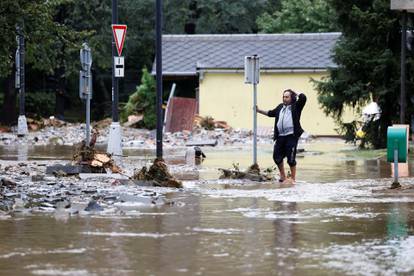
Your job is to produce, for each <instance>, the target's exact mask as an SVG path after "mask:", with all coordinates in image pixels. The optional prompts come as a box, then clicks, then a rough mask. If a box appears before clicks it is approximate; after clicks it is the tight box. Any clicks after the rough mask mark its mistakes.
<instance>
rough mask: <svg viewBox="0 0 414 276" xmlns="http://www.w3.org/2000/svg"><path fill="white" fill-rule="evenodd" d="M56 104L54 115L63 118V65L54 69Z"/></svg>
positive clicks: (64, 81)
mask: <svg viewBox="0 0 414 276" xmlns="http://www.w3.org/2000/svg"><path fill="white" fill-rule="evenodd" d="M55 91H56V103H55V104H56V106H55V117H56V118H57V119H59V120H64V119H65V97H66V77H65V67H64V66H61V67H60V68H58V69H57V70H56V90H55Z"/></svg>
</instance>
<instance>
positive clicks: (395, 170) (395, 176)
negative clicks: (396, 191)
mask: <svg viewBox="0 0 414 276" xmlns="http://www.w3.org/2000/svg"><path fill="white" fill-rule="evenodd" d="M394 183H395V184H397V183H398V150H397V149H394Z"/></svg>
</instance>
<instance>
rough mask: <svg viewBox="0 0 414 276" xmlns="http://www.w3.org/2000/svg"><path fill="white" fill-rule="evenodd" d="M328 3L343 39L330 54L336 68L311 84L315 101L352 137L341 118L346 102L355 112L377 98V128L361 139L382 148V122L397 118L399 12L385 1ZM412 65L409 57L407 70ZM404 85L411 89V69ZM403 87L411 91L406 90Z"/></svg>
mask: <svg viewBox="0 0 414 276" xmlns="http://www.w3.org/2000/svg"><path fill="white" fill-rule="evenodd" d="M329 3H330V4H331V5H332V7H333V9H334V10H335V12H336V18H337V24H338V26H339V27H340V29H341V31H342V37H341V39H340V41H339V42H338V43H337V45H336V47H335V50H334V54H333V59H334V61H335V63H336V64H337V66H338V67H337V68H331V69H330V70H329V72H330V77H327V78H325V79H324V80H323V81H321V82H316V86H317V89H318V91H319V101H320V103H321V104H322V106H323V109H324V111H325V112H326V114H328V115H330V116H332V117H334V118H335V119H336V120H337V121H338V123H339V124H340V125H341V126H342V130H344V131H343V134H347V135H348V136H350V135H351V134H352V135H353V136H355V135H354V133H355V127H350V126H351V125H349V124H344V122H343V121H341V115H342V114H343V112H344V110H345V108H346V106H351V107H354V108H355V109H356V110H357V111H359V110H360V109H361V107H362V106H364V105H365V104H366V103H367V102H369V101H371V100H372V99H375V100H377V103H378V104H379V106H380V107H381V109H382V116H381V119H380V121H379V122H378V126H377V127H375V128H372V127H371V128H370V130H369V131H368V132H367V137H366V139H367V140H368V142H369V143H370V144H371V145H372V146H373V147H375V148H380V147H384V146H385V143H386V129H387V126H389V125H390V124H391V123H392V122H397V121H398V118H399V109H400V107H399V94H400V39H401V36H400V30H401V27H400V23H399V19H400V14H399V13H398V12H395V11H391V10H390V3H389V1H388V0H363V1H361V0H353V1H342V0H329ZM412 63H413V60H412V58H411V57H408V65H409V68H412ZM407 83H408V87H413V86H412V84H413V79H412V74H410V70H408V78H407ZM407 91H408V93H409V95H412V92H411V94H410V91H411V89H407ZM407 118H409V116H407ZM407 122H408V121H407ZM346 132H347V133H346ZM352 132H353V133H352ZM352 135H351V137H352Z"/></svg>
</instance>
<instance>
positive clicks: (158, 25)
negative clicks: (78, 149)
mask: <svg viewBox="0 0 414 276" xmlns="http://www.w3.org/2000/svg"><path fill="white" fill-rule="evenodd" d="M156 69H157V104H156V107H157V108H156V109H157V158H162V125H163V119H162V0H156Z"/></svg>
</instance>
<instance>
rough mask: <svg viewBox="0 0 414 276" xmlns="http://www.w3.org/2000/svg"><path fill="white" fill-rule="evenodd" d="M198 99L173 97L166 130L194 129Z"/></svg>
mask: <svg viewBox="0 0 414 276" xmlns="http://www.w3.org/2000/svg"><path fill="white" fill-rule="evenodd" d="M196 108H197V100H196V99H192V98H182V97H173V98H172V99H171V103H170V106H169V107H168V111H167V114H166V116H167V120H166V124H165V131H166V132H178V131H183V130H190V131H191V130H192V129H193V123H194V116H195V114H196Z"/></svg>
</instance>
